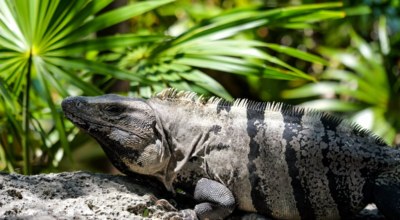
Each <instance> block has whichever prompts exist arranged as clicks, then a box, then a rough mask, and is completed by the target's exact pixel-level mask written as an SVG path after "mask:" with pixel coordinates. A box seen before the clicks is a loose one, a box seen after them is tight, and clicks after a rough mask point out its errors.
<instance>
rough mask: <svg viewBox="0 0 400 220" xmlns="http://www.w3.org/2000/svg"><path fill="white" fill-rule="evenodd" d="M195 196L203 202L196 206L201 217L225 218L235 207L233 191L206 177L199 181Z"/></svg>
mask: <svg viewBox="0 0 400 220" xmlns="http://www.w3.org/2000/svg"><path fill="white" fill-rule="evenodd" d="M194 198H195V199H196V200H197V201H199V202H201V203H200V204H198V205H196V206H195V208H194V210H195V212H196V214H197V216H198V217H199V218H200V219H224V218H225V217H227V216H228V215H229V214H231V213H232V211H233V209H234V208H235V198H234V197H233V195H232V192H231V191H230V190H229V189H228V188H227V187H226V186H224V185H222V184H221V183H219V182H217V181H214V180H209V179H206V178H202V179H200V180H199V181H198V182H197V184H196V188H195V191H194Z"/></svg>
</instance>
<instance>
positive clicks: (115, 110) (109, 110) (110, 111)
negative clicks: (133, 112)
mask: <svg viewBox="0 0 400 220" xmlns="http://www.w3.org/2000/svg"><path fill="white" fill-rule="evenodd" d="M124 110H125V107H123V106H119V105H109V106H106V107H105V108H104V112H105V113H106V114H107V115H111V116H117V115H120V114H121V113H123V112H124Z"/></svg>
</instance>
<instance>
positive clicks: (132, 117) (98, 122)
mask: <svg viewBox="0 0 400 220" xmlns="http://www.w3.org/2000/svg"><path fill="white" fill-rule="evenodd" d="M62 108H63V111H64V114H65V116H66V117H67V118H68V119H69V120H71V121H72V122H73V123H74V124H75V125H77V126H78V127H80V128H81V129H83V130H85V131H86V132H87V133H89V134H90V135H91V136H92V137H94V138H95V139H96V140H97V141H98V142H99V143H100V145H101V146H102V148H103V149H104V151H105V152H106V154H107V156H108V157H109V158H110V160H111V162H112V163H113V164H114V165H115V166H116V167H117V168H118V169H119V170H121V171H122V172H124V173H130V172H135V173H140V174H145V175H151V176H156V177H158V178H159V179H160V178H161V181H162V182H164V184H165V180H164V179H163V178H165V172H166V171H165V170H166V168H167V166H168V160H169V156H170V152H169V151H168V149H167V148H166V147H164V146H163V144H162V142H163V141H162V139H161V135H160V132H161V130H162V129H160V128H159V127H158V125H157V119H156V115H155V113H154V110H153V109H152V108H151V107H150V106H149V105H148V104H147V103H146V102H145V101H144V100H142V99H134V98H126V97H121V96H117V95H103V96H97V97H80V96H78V97H69V98H66V99H64V100H63V102H62Z"/></svg>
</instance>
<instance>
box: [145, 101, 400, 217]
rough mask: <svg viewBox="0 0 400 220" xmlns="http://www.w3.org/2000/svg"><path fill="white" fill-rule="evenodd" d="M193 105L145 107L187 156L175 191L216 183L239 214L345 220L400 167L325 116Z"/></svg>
mask: <svg viewBox="0 0 400 220" xmlns="http://www.w3.org/2000/svg"><path fill="white" fill-rule="evenodd" d="M189 98H190V97H189ZM196 99H197V98H193V97H192V99H186V100H185V99H184V100H182V99H178V100H180V101H179V102H180V105H179V107H177V106H176V105H175V104H174V102H175V101H174V100H173V99H168V98H166V99H154V100H150V101H149V104H150V105H151V106H153V109H155V111H158V112H159V115H160V118H161V120H163V124H164V125H166V126H167V127H166V130H167V131H168V136H172V137H173V139H174V141H172V142H175V143H179V144H177V146H175V147H179V146H182V147H185V148H187V149H186V150H188V149H190V151H191V154H189V155H188V156H189V157H190V158H192V159H189V160H188V162H186V164H185V165H184V166H182V169H181V170H180V171H179V172H178V178H177V180H176V181H175V184H178V185H182V186H187V185H191V184H192V185H193V186H194V184H195V183H196V182H197V180H198V179H199V178H201V177H207V178H210V179H213V180H217V181H219V182H221V183H223V184H224V185H226V186H227V187H228V188H229V189H230V190H231V191H232V192H233V194H234V195H235V198H236V201H237V204H238V208H239V209H241V210H245V211H250V212H258V213H262V214H266V215H268V216H272V217H273V218H276V219H339V218H341V217H342V218H346V217H349V216H352V215H354V214H356V213H358V212H359V211H360V210H361V209H363V208H364V207H365V206H366V205H367V204H368V203H369V202H372V191H371V187H372V182H373V181H374V177H375V176H376V175H378V174H379V172H381V171H382V170H390V169H393V168H395V167H396V166H399V164H400V162H399V152H398V151H397V150H394V149H391V148H388V147H386V146H385V144H384V143H383V142H382V141H381V140H380V139H378V138H376V137H375V136H373V135H371V134H370V133H369V132H366V131H363V130H361V129H360V128H358V127H355V126H353V125H351V124H349V123H348V122H345V121H341V120H339V119H337V118H334V117H332V116H329V115H326V114H322V113H318V112H315V111H307V110H303V109H298V108H294V107H290V106H282V105H280V104H264V103H253V102H248V101H245V100H237V101H236V102H235V103H228V102H225V101H222V100H211V101H207V102H201V101H196ZM167 112H168V114H167ZM182 116H184V117H182ZM185 143H186V144H185ZM193 158H194V159H193ZM183 160H184V159H183Z"/></svg>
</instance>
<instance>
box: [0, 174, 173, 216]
mask: <svg viewBox="0 0 400 220" xmlns="http://www.w3.org/2000/svg"><path fill="white" fill-rule="evenodd" d="M157 191H158V190H157V189H156V188H155V187H152V186H147V187H144V186H143V185H139V184H136V183H135V182H134V181H132V179H130V178H129V177H126V176H113V175H106V174H92V173H87V172H74V173H59V174H40V175H34V176H24V175H19V174H5V173H0V219H170V218H175V219H181V218H180V214H179V213H178V212H177V209H176V208H175V207H174V206H172V205H171V204H170V203H169V202H168V201H167V200H164V199H161V200H159V199H157V197H156V196H155V194H157Z"/></svg>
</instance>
